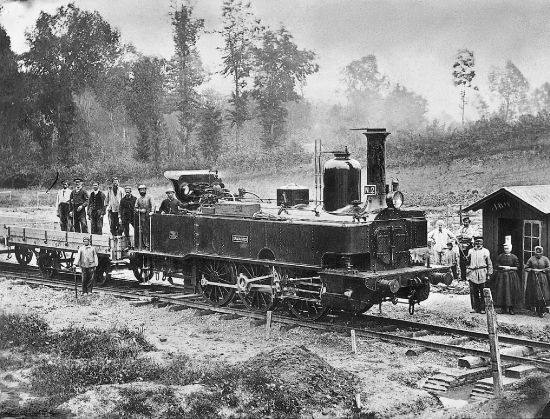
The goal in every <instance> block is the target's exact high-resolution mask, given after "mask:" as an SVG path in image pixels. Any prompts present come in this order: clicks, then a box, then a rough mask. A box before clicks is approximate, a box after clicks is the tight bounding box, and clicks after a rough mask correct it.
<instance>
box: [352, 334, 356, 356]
mask: <svg viewBox="0 0 550 419" xmlns="http://www.w3.org/2000/svg"><path fill="white" fill-rule="evenodd" d="M351 351H352V352H353V353H354V354H356V353H357V340H356V339H355V330H354V329H351Z"/></svg>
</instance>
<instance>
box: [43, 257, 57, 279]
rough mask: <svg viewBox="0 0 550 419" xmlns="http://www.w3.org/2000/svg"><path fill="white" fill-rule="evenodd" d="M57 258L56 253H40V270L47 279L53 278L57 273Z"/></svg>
mask: <svg viewBox="0 0 550 419" xmlns="http://www.w3.org/2000/svg"><path fill="white" fill-rule="evenodd" d="M57 257H58V256H57V254H56V252H49V251H45V252H44V251H41V252H40V255H39V256H38V268H39V269H40V272H41V273H42V275H43V276H44V277H45V278H51V277H53V276H54V275H55V273H56V272H57V270H56V269H55V268H54V262H55V259H56V258H57Z"/></svg>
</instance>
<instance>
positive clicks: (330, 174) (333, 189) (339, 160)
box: [323, 147, 361, 211]
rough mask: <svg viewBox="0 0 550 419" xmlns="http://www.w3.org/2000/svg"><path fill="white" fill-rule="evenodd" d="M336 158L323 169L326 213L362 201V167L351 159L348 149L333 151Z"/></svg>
mask: <svg viewBox="0 0 550 419" xmlns="http://www.w3.org/2000/svg"><path fill="white" fill-rule="evenodd" d="M333 154H334V158H332V159H330V160H329V161H327V162H326V163H325V166H324V168H323V185H324V186H323V204H324V209H325V211H335V210H337V209H339V208H343V207H345V206H346V205H348V204H350V203H351V202H352V201H355V200H358V199H361V165H360V164H359V162H358V161H357V160H354V159H350V158H349V156H350V154H349V151H348V148H347V147H346V148H345V150H344V151H333Z"/></svg>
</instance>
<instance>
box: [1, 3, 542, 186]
mask: <svg viewBox="0 0 550 419" xmlns="http://www.w3.org/2000/svg"><path fill="white" fill-rule="evenodd" d="M1 12H2V11H1V8H0V13H1ZM170 16H171V23H172V39H171V40H169V41H172V42H173V45H174V55H173V56H172V57H171V58H169V59H162V58H158V57H151V56H146V55H143V54H141V53H140V52H139V51H137V50H136V48H135V47H133V46H132V45H124V44H122V42H121V40H120V33H119V32H118V30H117V29H115V28H113V27H112V26H111V24H110V23H109V22H108V21H106V20H105V19H104V18H103V17H102V16H101V15H100V14H99V13H98V12H91V11H87V10H81V9H79V8H78V7H77V6H75V5H74V4H69V5H67V6H62V7H60V8H58V9H57V10H55V12H53V13H51V14H50V13H46V12H41V13H40V15H39V16H38V18H37V20H36V22H35V24H34V26H33V27H31V28H30V29H29V31H28V32H27V33H26V39H27V44H28V51H27V52H25V53H23V54H21V55H17V54H15V53H14V52H13V51H12V48H11V40H10V38H9V36H8V34H7V33H6V31H5V30H4V28H2V27H1V26H0V153H1V155H2V156H3V159H2V160H0V187H1V186H7V187H24V186H30V185H38V184H41V185H46V184H47V185H49V184H50V183H51V180H52V179H54V178H55V177H56V172H59V174H60V178H61V179H63V178H70V177H73V176H80V177H84V178H85V179H86V180H92V179H94V180H99V181H104V180H106V179H108V178H109V177H111V176H112V175H115V174H116V175H118V176H119V177H121V178H123V179H125V180H126V179H133V180H135V181H138V182H139V180H140V179H144V178H151V177H157V176H159V175H160V173H161V172H162V171H164V170H174V169H196V168H206V167H211V168H219V169H224V168H225V169H230V170H232V171H238V172H254V171H266V170H268V171H269V170H275V169H278V170H285V169H293V168H296V167H302V166H304V165H306V164H310V162H311V159H312V156H311V149H312V148H313V147H312V144H313V143H314V140H315V139H322V140H323V145H324V147H326V148H325V150H328V149H334V148H335V147H342V146H343V145H348V146H350V149H351V150H352V151H353V152H354V153H355V154H356V156H357V153H359V157H361V153H364V149H365V147H364V141H363V139H362V137H361V136H358V135H357V134H356V133H352V132H350V128H358V127H364V126H370V127H373V126H380V127H386V128H388V129H389V130H390V131H391V132H392V133H393V134H394V135H392V137H391V141H390V142H389V148H388V154H389V163H390V164H392V165H401V166H403V165H418V164H430V163H434V162H435V163H441V162H448V161H452V160H456V159H467V158H470V157H471V156H472V155H475V156H476V158H477V159H479V160H481V161H484V160H486V159H489V158H492V157H493V156H495V155H498V154H499V153H508V154H514V153H522V152H525V153H534V152H536V153H538V154H544V153H545V151H544V150H545V147H542V145H543V144H544V140H545V138H547V136H548V132H549V129H550V127H549V123H548V111H549V110H550V84H549V83H543V84H542V85H541V86H540V87H537V88H534V89H533V90H532V91H530V85H529V82H528V80H527V79H526V78H525V76H523V74H522V73H521V71H520V69H519V68H518V67H517V66H515V65H514V63H512V62H511V61H507V62H506V63H505V65H504V66H503V67H493V68H492V69H491V72H490V75H489V88H490V92H487V93H490V94H491V95H492V96H491V97H484V96H483V95H482V94H481V92H479V91H478V90H477V87H475V85H474V84H473V80H474V77H476V71H475V66H474V53H473V51H470V50H468V49H462V50H460V51H458V53H457V55H456V58H455V60H454V63H453V64H452V66H450V70H451V74H452V78H451V77H449V83H451V82H452V83H454V85H455V86H456V87H457V89H459V90H460V91H459V95H460V96H459V97H460V103H459V107H460V109H461V110H462V114H463V119H464V111H465V106H466V105H468V103H469V106H470V107H475V108H476V110H477V113H478V115H479V117H480V119H479V120H478V121H474V122H464V121H463V124H462V126H461V127H460V128H459V127H458V126H457V125H455V124H452V123H451V124H450V125H448V122H445V123H442V122H439V121H432V122H430V121H428V119H427V112H428V108H429V104H428V102H427V101H426V99H425V98H424V97H422V96H421V95H419V94H417V93H416V92H414V91H412V90H411V89H410V88H408V87H407V86H404V85H403V84H401V83H396V82H394V81H393V80H391V79H390V77H388V76H387V75H385V74H383V73H382V72H381V71H380V69H379V67H378V62H377V57H376V56H374V55H372V54H368V55H365V56H363V57H360V58H358V59H355V60H352V61H351V62H349V63H347V64H345V63H342V69H341V76H342V82H343V85H344V87H345V89H343V90H342V91H341V92H340V93H342V96H341V97H340V100H339V101H336V100H335V101H333V102H332V103H320V102H318V103H315V102H310V101H307V100H306V99H305V98H304V97H303V93H302V90H303V87H304V86H305V85H306V82H307V80H308V78H309V77H310V76H311V75H313V74H314V73H316V72H317V71H318V70H319V66H318V64H317V63H316V59H317V55H316V53H315V52H314V51H311V50H308V49H303V48H301V47H300V46H299V45H298V44H297V42H296V40H295V38H294V37H293V35H292V33H291V32H290V31H289V30H288V29H287V28H285V27H281V28H278V29H273V28H269V27H265V26H264V25H263V24H262V23H261V21H260V20H259V19H258V18H257V17H256V16H255V15H254V12H253V10H252V6H251V5H250V4H249V3H247V2H245V1H244V0H224V1H223V4H222V7H221V10H220V16H219V19H220V23H221V27H222V29H220V30H219V31H218V32H217V33H218V34H219V35H220V38H219V42H220V45H219V46H218V50H219V51H220V53H221V62H222V66H221V67H220V68H219V69H215V70H216V71H217V72H218V73H219V74H221V75H222V76H223V77H226V78H227V79H228V81H230V83H231V86H232V88H231V92H230V93H228V94H225V95H222V94H220V93H217V92H213V91H210V90H207V89H204V83H205V81H207V80H208V79H209V76H210V74H209V73H208V72H207V70H206V69H205V68H204V67H203V65H202V60H201V51H200V50H199V47H198V45H199V42H198V41H199V40H200V37H201V36H202V35H203V34H205V33H208V32H210V33H211V31H209V29H208V28H205V20H204V19H202V18H200V17H196V16H195V11H194V7H193V4H192V2H190V1H187V0H186V1H183V2H181V3H180V4H178V5H174V6H173V9H172V13H171V15H170ZM328 89H329V90H330V91H331V92H333V91H336V90H337V89H338V87H337V86H329V87H328ZM466 93H467V94H466ZM491 100H492V104H493V108H494V110H491V106H490V105H491ZM495 104H496V106H495ZM306 150H307V151H306Z"/></svg>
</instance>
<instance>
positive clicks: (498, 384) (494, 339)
mask: <svg viewBox="0 0 550 419" xmlns="http://www.w3.org/2000/svg"><path fill="white" fill-rule="evenodd" d="M483 296H484V298H485V311H486V312H487V329H488V331H489V346H490V349H491V371H492V374H493V393H494V395H495V397H496V398H501V397H502V393H503V388H502V365H501V362H500V349H499V347H498V331H497V316H496V313H495V308H494V306H493V296H492V295H491V290H490V289H489V288H484V289H483Z"/></svg>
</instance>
